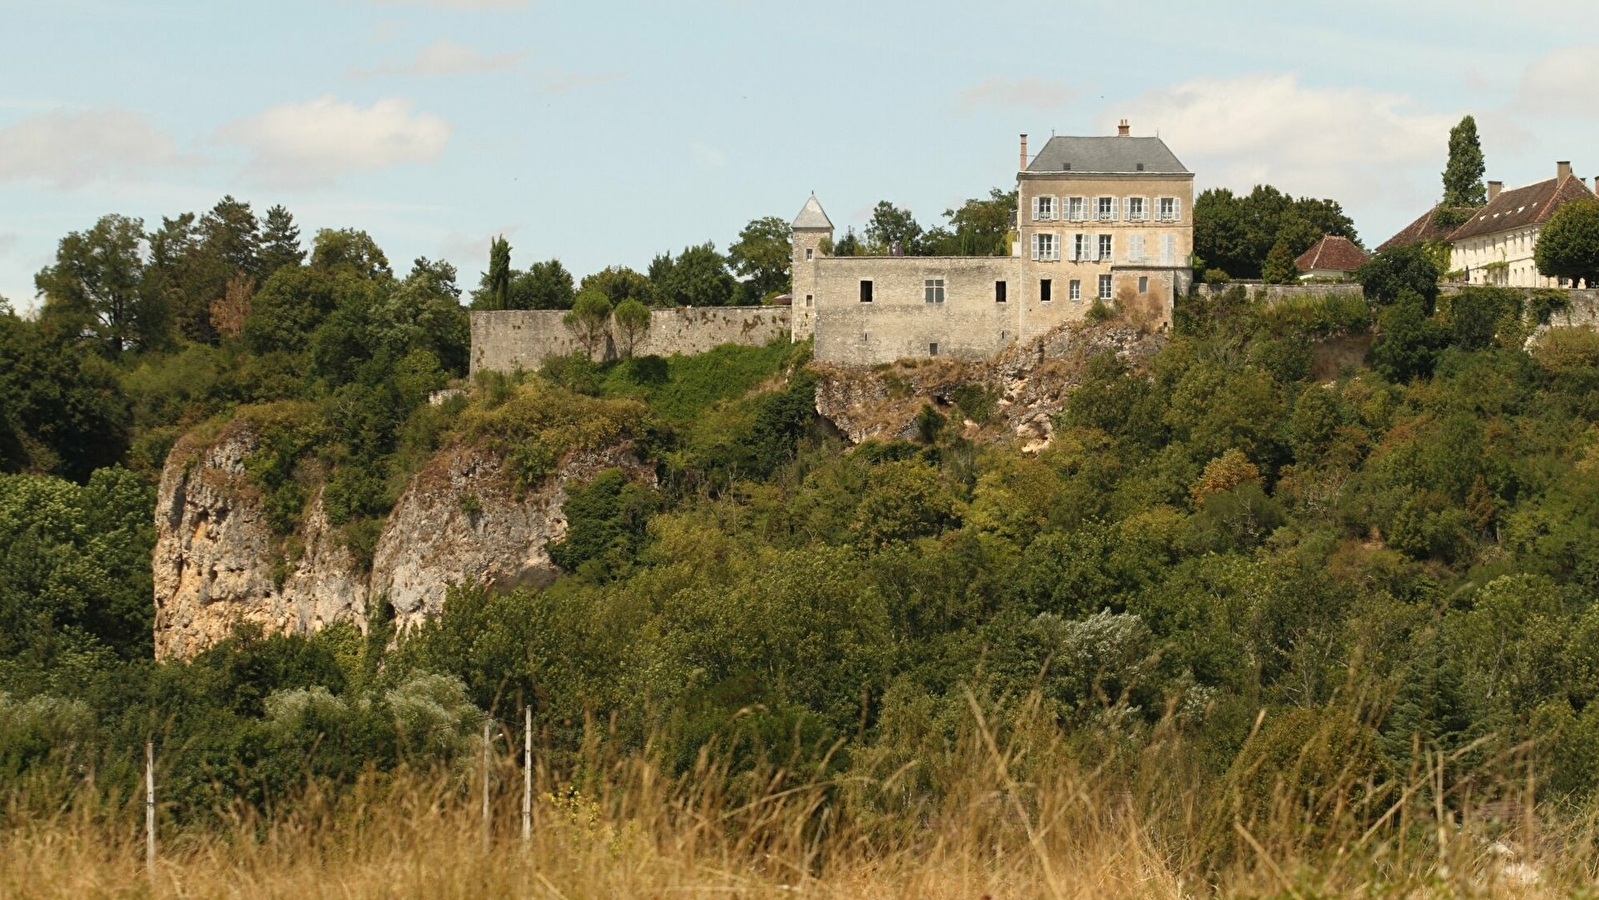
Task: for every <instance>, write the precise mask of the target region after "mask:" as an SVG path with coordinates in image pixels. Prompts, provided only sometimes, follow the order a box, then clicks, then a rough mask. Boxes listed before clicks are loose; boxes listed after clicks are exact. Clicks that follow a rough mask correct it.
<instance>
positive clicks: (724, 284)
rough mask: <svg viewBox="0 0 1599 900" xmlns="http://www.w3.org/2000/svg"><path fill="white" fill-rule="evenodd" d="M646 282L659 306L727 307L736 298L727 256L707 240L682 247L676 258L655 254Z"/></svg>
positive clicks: (735, 284) (736, 285)
mask: <svg viewBox="0 0 1599 900" xmlns="http://www.w3.org/2000/svg"><path fill="white" fill-rule="evenodd" d="M649 281H650V284H651V285H652V287H653V290H654V296H655V298H656V300H657V301H658V302H659V303H661V304H662V305H663V306H731V305H733V304H734V303H735V302H737V300H738V282H737V281H736V280H734V278H733V273H732V272H729V271H728V270H727V258H726V257H724V256H722V254H720V253H718V252H716V245H715V244H713V243H711V242H709V241H707V242H705V243H703V244H699V245H697V246H693V247H685V248H683V252H682V253H680V254H678V256H677V258H676V259H673V258H672V255H671V254H670V253H663V254H661V255H660V256H657V257H655V259H654V260H653V261H651V262H650V273H649Z"/></svg>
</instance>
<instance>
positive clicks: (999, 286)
mask: <svg viewBox="0 0 1599 900" xmlns="http://www.w3.org/2000/svg"><path fill="white" fill-rule="evenodd" d="M994 302H995V303H1004V302H1005V282H1003V281H996V282H994Z"/></svg>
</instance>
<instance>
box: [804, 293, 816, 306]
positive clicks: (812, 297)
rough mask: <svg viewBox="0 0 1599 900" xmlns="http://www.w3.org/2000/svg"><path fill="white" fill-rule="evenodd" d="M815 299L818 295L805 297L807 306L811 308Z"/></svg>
mask: <svg viewBox="0 0 1599 900" xmlns="http://www.w3.org/2000/svg"><path fill="white" fill-rule="evenodd" d="M815 299H816V295H815V294H806V295H805V305H806V306H810V305H811V301H813V300H815Z"/></svg>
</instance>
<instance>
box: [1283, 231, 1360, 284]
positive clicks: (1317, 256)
mask: <svg viewBox="0 0 1599 900" xmlns="http://www.w3.org/2000/svg"><path fill="white" fill-rule="evenodd" d="M1369 259H1371V257H1369V256H1367V255H1366V251H1364V250H1362V249H1360V248H1359V247H1357V246H1355V242H1354V241H1351V240H1350V239H1349V238H1346V237H1342V236H1340V235H1336V234H1329V235H1327V236H1325V237H1323V238H1322V239H1321V240H1319V241H1317V242H1316V245H1315V246H1314V247H1311V248H1310V249H1309V250H1306V251H1305V252H1304V253H1301V254H1300V255H1299V258H1298V259H1296V260H1294V266H1295V267H1297V268H1298V269H1299V278H1300V280H1301V281H1307V280H1309V279H1312V278H1329V279H1335V280H1340V281H1342V280H1345V279H1348V278H1349V277H1350V276H1351V275H1353V274H1355V270H1356V269H1358V268H1360V267H1361V266H1363V265H1365V264H1366V261H1367V260H1369Z"/></svg>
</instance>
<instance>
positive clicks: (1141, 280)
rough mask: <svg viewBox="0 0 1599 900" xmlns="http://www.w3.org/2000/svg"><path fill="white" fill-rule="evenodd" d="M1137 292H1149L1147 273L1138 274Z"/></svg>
mask: <svg viewBox="0 0 1599 900" xmlns="http://www.w3.org/2000/svg"><path fill="white" fill-rule="evenodd" d="M1138 293H1140V294H1147V293H1149V276H1148V275H1140V276H1138Z"/></svg>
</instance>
